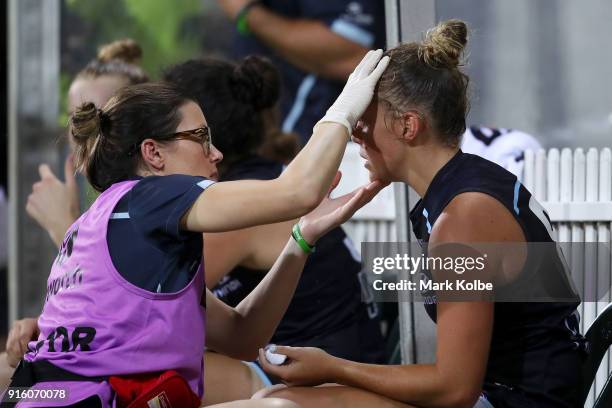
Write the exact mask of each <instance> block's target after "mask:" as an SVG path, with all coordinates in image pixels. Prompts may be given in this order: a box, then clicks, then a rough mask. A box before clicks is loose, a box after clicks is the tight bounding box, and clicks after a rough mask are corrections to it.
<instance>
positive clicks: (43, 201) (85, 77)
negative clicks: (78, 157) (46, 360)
mask: <svg viewBox="0 0 612 408" xmlns="http://www.w3.org/2000/svg"><path fill="white" fill-rule="evenodd" d="M141 57H142V49H141V47H140V45H138V44H137V43H136V42H135V41H134V40H132V39H123V40H117V41H114V42H111V43H109V44H105V45H103V46H102V47H101V48H100V50H99V52H98V55H97V56H96V58H95V59H93V60H92V61H90V62H89V63H88V64H87V65H86V66H85V67H84V68H83V69H82V70H81V71H79V73H78V74H77V75H76V77H75V78H74V80H73V81H72V83H71V84H70V88H69V89H68V97H67V103H68V106H67V109H68V113H69V114H71V113H72V112H74V111H75V109H76V108H77V107H78V106H79V105H81V104H82V103H83V102H85V101H91V102H93V103H94V104H95V105H96V106H97V107H101V106H104V105H105V104H106V102H107V101H108V100H109V98H110V97H111V95H112V94H114V93H115V92H116V91H117V90H118V89H119V88H122V87H124V86H126V85H135V84H141V83H144V82H147V81H148V76H147V74H146V73H145V72H144V70H143V69H142V68H141V67H140V66H139V65H138V62H139V60H140V58H141ZM69 144H70V151H72V148H73V143H72V141H71V140H70V139H69ZM38 171H39V174H40V180H39V181H37V182H36V183H34V184H33V185H32V192H31V194H30V195H29V196H28V201H27V204H26V211H27V213H28V215H30V217H32V218H33V219H34V220H35V221H36V222H37V223H38V224H39V225H40V226H41V227H42V228H44V229H45V230H46V231H47V233H48V234H49V236H50V237H51V240H52V241H53V243H54V244H55V245H56V246H57V247H58V248H59V247H60V245H61V244H62V240H63V238H64V234H66V231H67V230H68V227H70V225H72V223H73V222H74V221H75V220H76V219H77V218H78V217H79V215H81V213H80V205H79V186H78V184H77V180H76V177H75V174H74V173H75V172H74V165H73V160H72V154H71V153H70V154H69V155H68V157H67V158H66V161H65V163H64V182H62V181H61V180H60V179H58V177H57V176H56V175H55V174H54V173H53V171H52V170H51V167H50V166H49V165H48V164H41V165H40V166H39V169H38ZM35 335H38V328H37V327H36V319H35V318H25V319H21V320H17V321H15V322H13V325H12V327H11V330H10V332H9V336H8V339H7V342H6V350H7V352H6V353H0V391H2V390H3V389H4V386H5V385H6V384H8V382H9V381H10V376H11V375H12V373H13V370H14V368H15V367H16V366H17V364H18V363H19V360H21V357H22V356H23V354H24V353H25V351H26V345H27V343H28V341H30V340H31V339H32V336H35Z"/></svg>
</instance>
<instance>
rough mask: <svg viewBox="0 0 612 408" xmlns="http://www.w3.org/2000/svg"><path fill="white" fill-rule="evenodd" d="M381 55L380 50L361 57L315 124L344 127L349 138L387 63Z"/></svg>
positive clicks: (387, 58) (386, 57)
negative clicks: (329, 105)
mask: <svg viewBox="0 0 612 408" xmlns="http://www.w3.org/2000/svg"><path fill="white" fill-rule="evenodd" d="M382 55H383V51H382V50H376V51H369V52H368V53H367V54H366V55H365V57H363V59H362V60H361V62H360V63H359V65H357V67H356V68H355V70H354V71H353V73H352V74H351V75H350V76H349V78H348V80H347V81H346V85H345V86H344V89H343V90H342V92H341V93H340V95H339V96H338V98H337V99H336V101H335V102H334V103H333V105H332V106H331V107H330V108H329V109H328V110H327V113H325V116H323V118H322V119H321V120H320V121H319V122H317V124H319V123H322V122H336V123H340V124H341V125H344V126H346V128H347V129H348V132H349V136H350V135H351V134H352V133H353V128H354V127H355V124H356V123H357V120H358V119H359V118H360V117H361V115H363V112H364V111H365V110H366V108H367V107H368V105H369V104H370V101H371V100H372V96H374V88H375V87H376V83H377V82H378V80H379V79H380V77H381V75H382V74H383V72H384V71H385V68H387V64H388V63H389V57H388V56H385V57H382ZM381 57H382V59H381ZM315 127H316V125H315Z"/></svg>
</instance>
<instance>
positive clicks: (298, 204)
mask: <svg viewBox="0 0 612 408" xmlns="http://www.w3.org/2000/svg"><path fill="white" fill-rule="evenodd" d="M323 197H324V194H320V193H318V192H317V191H316V189H313V188H311V187H308V186H303V187H302V189H301V191H298V192H296V193H295V196H294V200H293V201H294V202H295V208H294V209H295V211H296V214H295V216H296V217H301V216H302V215H305V214H308V213H309V212H311V211H312V210H314V209H315V208H317V206H318V205H319V203H320V202H321V200H323Z"/></svg>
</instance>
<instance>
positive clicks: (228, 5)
mask: <svg viewBox="0 0 612 408" xmlns="http://www.w3.org/2000/svg"><path fill="white" fill-rule="evenodd" d="M251 1H252V0H217V3H218V4H219V7H221V9H222V10H223V12H224V13H225V15H226V16H227V17H229V18H230V19H231V20H235V19H236V17H237V16H238V13H239V12H240V10H242V8H243V7H244V6H246V5H247V4H249V3H250V2H251Z"/></svg>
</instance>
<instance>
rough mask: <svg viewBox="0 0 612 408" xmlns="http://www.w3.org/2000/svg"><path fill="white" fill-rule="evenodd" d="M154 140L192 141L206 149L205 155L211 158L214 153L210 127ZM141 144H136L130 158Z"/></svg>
mask: <svg viewBox="0 0 612 408" xmlns="http://www.w3.org/2000/svg"><path fill="white" fill-rule="evenodd" d="M153 139H154V140H159V141H171V140H191V141H192V142H197V143H199V144H200V145H201V146H202V149H204V154H205V155H206V156H209V155H210V153H211V152H212V132H211V130H210V126H203V127H199V128H196V129H190V130H183V131H181V132H175V133H168V134H165V135H160V136H155V137H153ZM141 144H142V142H141V143H138V144H135V145H133V146H132V148H131V149H130V151H129V152H128V156H132V155H134V153H135V152H136V151H137V150H138V148H139V147H140V145H141Z"/></svg>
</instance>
